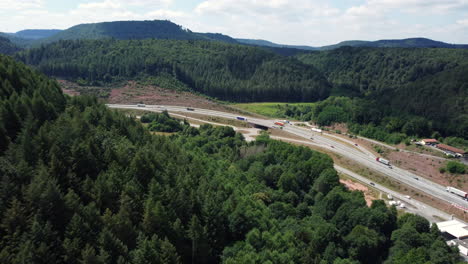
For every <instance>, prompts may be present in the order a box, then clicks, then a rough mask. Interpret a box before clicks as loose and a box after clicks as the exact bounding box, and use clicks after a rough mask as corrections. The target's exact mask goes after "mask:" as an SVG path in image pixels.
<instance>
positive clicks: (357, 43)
mask: <svg viewBox="0 0 468 264" xmlns="http://www.w3.org/2000/svg"><path fill="white" fill-rule="evenodd" d="M344 46H350V47H374V48H450V49H459V48H461V49H467V48H468V45H464V44H449V43H445V42H442V41H436V40H432V39H427V38H408V39H382V40H376V41H363V40H347V41H343V42H340V43H337V44H334V45H329V46H323V47H320V48H318V49H320V50H332V49H337V48H340V47H344Z"/></svg>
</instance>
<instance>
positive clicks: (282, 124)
mask: <svg viewBox="0 0 468 264" xmlns="http://www.w3.org/2000/svg"><path fill="white" fill-rule="evenodd" d="M275 125H278V126H280V127H284V123H283V122H279V121H277V122H275Z"/></svg>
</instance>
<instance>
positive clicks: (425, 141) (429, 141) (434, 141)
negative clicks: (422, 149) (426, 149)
mask: <svg viewBox="0 0 468 264" xmlns="http://www.w3.org/2000/svg"><path fill="white" fill-rule="evenodd" d="M438 143H439V141H437V139H433V138H426V139H423V140H421V144H422V145H427V146H435V145H437V144H438Z"/></svg>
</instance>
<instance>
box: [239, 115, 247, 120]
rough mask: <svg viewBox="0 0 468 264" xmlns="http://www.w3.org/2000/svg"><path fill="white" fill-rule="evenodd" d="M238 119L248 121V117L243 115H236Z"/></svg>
mask: <svg viewBox="0 0 468 264" xmlns="http://www.w3.org/2000/svg"><path fill="white" fill-rule="evenodd" d="M236 118H237V120H241V121H247V118H245V117H243V116H238V117H236Z"/></svg>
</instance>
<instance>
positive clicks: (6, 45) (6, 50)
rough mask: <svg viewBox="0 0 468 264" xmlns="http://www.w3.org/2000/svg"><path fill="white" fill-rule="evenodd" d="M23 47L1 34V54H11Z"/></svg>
mask: <svg viewBox="0 0 468 264" xmlns="http://www.w3.org/2000/svg"><path fill="white" fill-rule="evenodd" d="M20 50H21V49H20V48H19V47H18V46H16V45H15V44H13V43H12V42H11V41H10V40H9V39H8V38H5V37H2V36H0V54H6V55H11V54H13V53H15V52H17V51H20Z"/></svg>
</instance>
